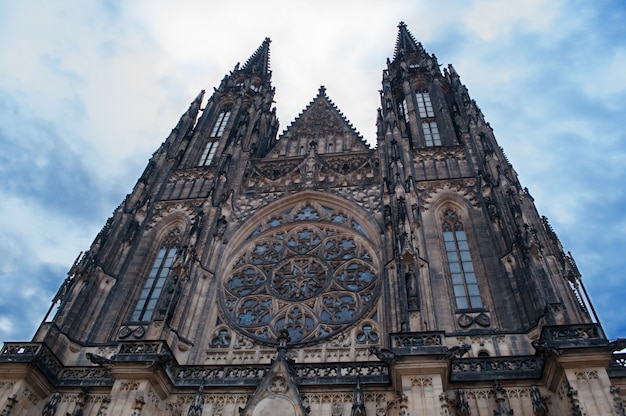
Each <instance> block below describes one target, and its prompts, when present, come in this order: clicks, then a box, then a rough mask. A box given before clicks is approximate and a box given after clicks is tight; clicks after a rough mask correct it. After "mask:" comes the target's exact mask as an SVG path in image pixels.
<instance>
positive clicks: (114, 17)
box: [0, 0, 626, 341]
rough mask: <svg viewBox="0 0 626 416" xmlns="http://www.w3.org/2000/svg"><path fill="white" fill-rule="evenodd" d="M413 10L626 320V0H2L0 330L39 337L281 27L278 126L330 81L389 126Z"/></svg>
mask: <svg viewBox="0 0 626 416" xmlns="http://www.w3.org/2000/svg"><path fill="white" fill-rule="evenodd" d="M227 3H228V4H227ZM401 20H403V21H405V22H406V23H407V25H408V27H409V29H410V30H411V32H412V33H413V35H414V36H415V37H416V38H417V39H418V40H420V41H421V42H422V43H423V45H424V47H425V48H426V50H427V51H429V52H431V53H435V54H436V55H437V57H438V59H439V62H440V63H441V64H448V63H452V64H453V65H454V66H455V68H456V69H457V71H458V72H459V74H460V75H461V79H462V81H463V82H464V83H465V84H466V85H467V87H468V88H469V90H470V94H471V96H472V97H473V98H474V99H475V100H476V101H477V102H478V104H479V106H480V107H481V108H482V110H483V112H484V114H485V116H486V118H487V120H488V121H489V122H490V123H491V125H492V127H493V128H494V130H495V134H496V137H497V139H498V141H499V143H500V145H501V146H502V147H504V150H505V152H506V153H507V155H508V157H509V159H510V161H511V162H512V164H513V166H514V167H515V169H516V170H517V172H518V173H519V176H520V181H521V182H522V185H523V186H527V187H528V188H529V190H530V192H531V195H532V196H533V197H534V198H535V201H536V204H537V207H538V210H539V212H540V214H543V215H546V216H547V217H548V218H549V219H550V221H551V224H552V226H553V228H554V229H555V230H556V232H557V233H558V235H559V237H560V239H561V241H562V242H563V245H564V246H565V249H566V250H570V251H571V252H572V254H573V256H574V258H575V259H576V261H577V263H578V266H579V268H580V270H581V272H582V274H583V278H584V282H585V284H586V286H587V289H588V291H589V293H590V295H591V297H592V300H593V301H594V304H595V306H596V309H597V311H598V313H599V315H600V320H601V322H602V323H603V325H604V328H605V330H606V332H607V335H608V336H609V337H610V338H611V339H613V338H617V337H626V319H624V317H625V316H626V302H625V301H624V297H625V295H626V291H625V290H624V283H625V282H626V278H625V275H624V271H625V270H626V216H625V213H624V210H625V208H626V187H625V185H624V180H625V179H626V129H625V128H624V122H625V121H626V120H625V119H626V76H624V73H626V24H625V23H624V22H626V3H624V2H623V1H622V0H594V1H585V0H507V1H495V0H494V1H489V0H475V1H453V0H437V1H426V0H424V1H389V0H385V1H382V0H381V1H374V0H360V1H336V0H333V1H328V0H316V1H315V2H312V1H307V2H305V1H288V0H276V1H265V2H261V1H229V2H217V1H176V2H173V1H170V2H166V1H155V0H145V1H140V0H137V1H130V0H129V1H105V0H102V1H61V0H59V1H54V2H51V1H37V0H21V1H0V282H1V284H2V286H1V289H0V341H5V340H6V341H17V340H28V339H30V338H31V337H32V335H33V333H34V331H35V330H36V328H37V326H38V325H39V323H40V322H41V320H42V318H43V316H44V314H45V312H46V310H47V309H48V307H49V305H50V300H51V299H52V297H53V296H54V293H55V292H56V290H57V288H58V286H59V285H60V283H61V282H62V281H63V279H64V278H65V276H66V273H67V271H68V269H69V268H70V266H71V264H72V262H73V261H74V259H75V258H76V256H77V255H78V253H79V252H80V251H81V250H85V249H87V248H88V247H89V245H90V243H91V241H92V240H93V238H94V237H95V235H96V233H97V232H98V231H99V230H100V228H101V227H102V225H103V224H104V222H105V221H106V219H107V218H108V217H109V215H110V214H111V213H112V211H113V210H114V208H115V207H116V206H117V205H118V204H119V203H120V202H121V200H122V199H123V198H124V195H125V194H126V193H127V192H129V191H130V190H131V188H132V186H133V184H134V183H135V181H136V179H137V178H138V177H139V175H140V174H141V172H142V170H143V168H144V166H145V164H146V162H147V160H148V158H149V157H150V155H151V154H152V152H153V151H154V150H155V149H156V148H157V147H158V145H159V144H160V143H161V141H162V140H163V139H164V138H165V137H166V136H167V135H168V133H169V132H170V130H171V128H172V127H173V126H174V125H175V124H176V122H177V120H178V118H179V116H180V115H181V114H182V113H183V112H184V111H185V110H186V109H187V106H188V104H189V102H190V101H191V100H192V99H193V98H194V97H195V96H196V94H197V93H198V92H199V90H201V89H206V90H207V91H211V90H212V88H213V87H214V86H217V85H218V83H219V81H220V79H221V78H222V77H223V76H224V75H225V74H226V73H227V72H228V71H229V70H231V69H232V68H233V66H234V65H235V64H236V63H237V62H242V63H243V62H245V60H246V59H247V58H248V57H249V56H250V55H251V54H252V52H253V51H254V50H255V49H256V48H257V47H258V46H259V45H260V44H261V42H262V41H263V39H264V38H265V37H266V36H269V37H271V39H272V45H271V66H272V69H273V85H274V86H275V87H276V106H277V108H278V115H279V118H280V121H281V126H282V127H283V128H284V127H285V126H287V125H288V124H289V123H290V122H291V121H292V120H293V119H294V118H295V117H296V115H297V114H298V113H299V112H300V111H301V110H302V109H303V108H304V107H305V106H306V104H307V103H308V102H309V101H310V100H311V99H312V98H313V97H314V96H315V95H316V93H317V89H318V87H319V86H320V85H325V86H326V87H327V93H328V95H329V96H330V97H331V99H332V100H333V101H334V102H335V103H336V104H337V106H338V107H339V108H340V109H341V110H342V111H343V113H344V114H345V115H346V116H347V117H348V119H349V120H351V121H352V122H353V124H354V125H355V127H356V128H357V129H358V130H359V131H360V132H361V134H362V135H363V136H364V137H365V138H366V140H368V141H369V142H371V143H373V139H374V135H375V116H376V108H377V107H378V106H379V102H378V89H379V88H380V80H381V71H382V69H383V68H384V67H385V60H386V58H387V57H390V56H392V54H393V46H394V42H395V38H396V33H397V27H396V26H397V24H398V22H399V21H401Z"/></svg>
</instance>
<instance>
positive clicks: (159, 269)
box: [131, 244, 177, 322]
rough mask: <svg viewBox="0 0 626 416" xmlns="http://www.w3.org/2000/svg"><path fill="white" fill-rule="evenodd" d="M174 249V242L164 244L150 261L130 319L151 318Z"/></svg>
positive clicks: (140, 320) (174, 252)
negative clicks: (149, 267)
mask: <svg viewBox="0 0 626 416" xmlns="http://www.w3.org/2000/svg"><path fill="white" fill-rule="evenodd" d="M176 250H177V247H176V245H175V244H166V245H164V246H163V247H161V249H160V250H159V252H158V254H157V256H156V258H155V259H154V262H153V263H152V268H151V269H150V273H149V275H148V279H147V280H146V283H145V285H144V287H143V289H142V291H141V294H140V295H139V299H138V300H137V306H135V310H134V311H133V314H132V316H131V321H133V322H149V321H150V320H151V319H152V315H153V314H154V310H155V309H156V307H157V303H158V301H159V296H161V292H162V290H163V286H164V285H165V280H166V279H167V274H168V273H169V270H170V266H171V265H172V262H173V261H174V256H175V255H176Z"/></svg>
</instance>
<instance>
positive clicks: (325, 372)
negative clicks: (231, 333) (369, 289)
mask: <svg viewBox="0 0 626 416" xmlns="http://www.w3.org/2000/svg"><path fill="white" fill-rule="evenodd" d="M290 368H291V370H292V372H293V375H294V378H295V380H296V383H297V384H298V385H319V384H327V383H330V382H332V383H334V384H346V385H353V384H354V383H356V380H357V377H358V378H359V379H360V381H361V383H362V384H388V383H389V368H388V367H387V365H386V364H384V363H366V362H347V363H346V362H342V363H319V364H290ZM268 371H269V366H268V365H259V364H257V365H212V366H170V367H168V368H167V373H168V374H169V375H170V378H171V379H172V382H173V384H174V385H176V386H199V385H200V384H201V383H203V384H204V385H205V386H207V387H208V386H242V385H255V386H256V385H258V384H259V383H260V382H261V380H262V379H263V377H265V376H266V375H267V373H268Z"/></svg>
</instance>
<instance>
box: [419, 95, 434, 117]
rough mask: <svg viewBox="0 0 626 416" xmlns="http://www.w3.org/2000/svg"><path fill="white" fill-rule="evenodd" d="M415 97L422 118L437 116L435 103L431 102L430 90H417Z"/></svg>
mask: <svg viewBox="0 0 626 416" xmlns="http://www.w3.org/2000/svg"><path fill="white" fill-rule="evenodd" d="M415 99H416V100H417V110H418V111H419V114H420V117H421V118H430V117H435V112H434V111H433V105H432V103H431V102H430V94H429V93H428V92H419V91H418V92H416V93H415Z"/></svg>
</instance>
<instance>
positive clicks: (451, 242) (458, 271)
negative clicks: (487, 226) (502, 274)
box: [443, 210, 483, 309]
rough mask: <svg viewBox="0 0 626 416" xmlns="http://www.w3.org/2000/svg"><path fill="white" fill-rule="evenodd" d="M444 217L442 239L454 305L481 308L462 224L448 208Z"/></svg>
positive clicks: (462, 307)
mask: <svg viewBox="0 0 626 416" xmlns="http://www.w3.org/2000/svg"><path fill="white" fill-rule="evenodd" d="M444 218H445V221H444V223H443V240H444V243H445V246H446V255H447V259H448V267H449V268H450V277H451V279H452V287H453V290H454V298H455V300H456V306H457V308H459V309H479V308H482V306H483V304H482V301H481V299H480V293H479V291H478V282H477V281H476V274H475V273H474V265H473V263H472V258H471V255H470V250H469V245H468V243H467V236H466V234H465V230H464V229H463V224H462V223H461V221H459V220H458V219H457V217H456V214H455V213H454V212H453V211H450V210H448V211H446V214H445V215H444Z"/></svg>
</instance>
